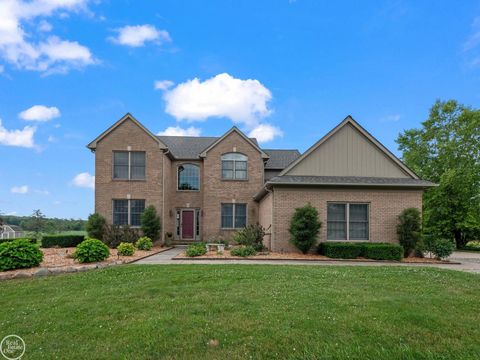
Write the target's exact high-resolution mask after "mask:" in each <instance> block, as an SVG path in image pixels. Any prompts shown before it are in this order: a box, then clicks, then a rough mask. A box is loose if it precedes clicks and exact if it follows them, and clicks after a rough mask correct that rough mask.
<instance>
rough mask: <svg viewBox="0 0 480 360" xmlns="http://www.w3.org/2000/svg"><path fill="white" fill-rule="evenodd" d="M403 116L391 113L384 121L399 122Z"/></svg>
mask: <svg viewBox="0 0 480 360" xmlns="http://www.w3.org/2000/svg"><path fill="white" fill-rule="evenodd" d="M400 118H401V115H400V114H391V115H387V116H385V117H384V118H382V122H397V121H399V120H400Z"/></svg>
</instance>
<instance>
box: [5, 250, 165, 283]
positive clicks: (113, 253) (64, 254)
mask: <svg viewBox="0 0 480 360" xmlns="http://www.w3.org/2000/svg"><path fill="white" fill-rule="evenodd" d="M169 249H171V247H160V246H154V247H153V248H152V250H148V251H146V250H136V251H135V254H133V256H120V255H118V253H117V249H109V250H110V256H109V257H108V258H107V259H106V260H104V261H101V262H96V263H85V264H81V263H79V262H78V261H76V260H75V259H73V258H72V257H71V255H72V253H73V252H74V251H75V248H74V247H72V248H48V249H43V248H41V249H40V250H42V252H43V261H42V262H41V264H40V266H38V267H34V268H30V269H16V270H9V271H3V272H0V280H6V279H12V278H26V277H31V276H43V275H51V274H59V273H65V272H77V271H85V270H90V269H98V268H104V267H107V266H112V265H119V264H128V263H131V262H134V261H137V260H140V259H143V258H145V257H148V256H151V255H155V254H158V253H160V252H163V251H166V250H169Z"/></svg>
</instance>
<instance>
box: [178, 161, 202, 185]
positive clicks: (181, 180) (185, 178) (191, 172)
mask: <svg viewBox="0 0 480 360" xmlns="http://www.w3.org/2000/svg"><path fill="white" fill-rule="evenodd" d="M177 189H178V190H200V167H199V166H198V165H194V164H182V165H179V166H178V168H177Z"/></svg>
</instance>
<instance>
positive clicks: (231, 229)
mask: <svg viewBox="0 0 480 360" xmlns="http://www.w3.org/2000/svg"><path fill="white" fill-rule="evenodd" d="M242 229H243V227H241V228H220V230H222V231H238V230H242Z"/></svg>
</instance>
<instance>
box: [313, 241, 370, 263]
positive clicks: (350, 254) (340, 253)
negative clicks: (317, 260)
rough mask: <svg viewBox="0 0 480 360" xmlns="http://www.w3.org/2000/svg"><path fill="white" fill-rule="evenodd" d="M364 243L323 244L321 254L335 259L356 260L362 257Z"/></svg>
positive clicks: (320, 248) (321, 244)
mask: <svg viewBox="0 0 480 360" xmlns="http://www.w3.org/2000/svg"><path fill="white" fill-rule="evenodd" d="M362 244H363V243H348V242H322V243H320V245H319V248H318V250H319V253H320V254H322V255H325V256H327V257H329V258H333V259H356V258H357V257H359V256H361V255H362V247H361V246H360V245H362Z"/></svg>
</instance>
